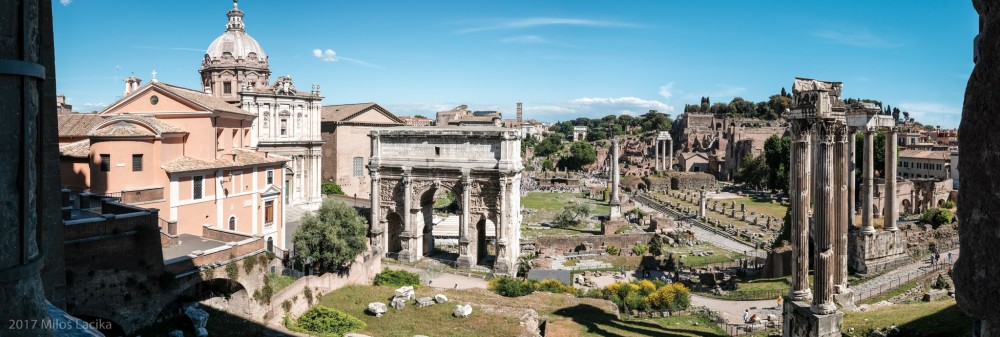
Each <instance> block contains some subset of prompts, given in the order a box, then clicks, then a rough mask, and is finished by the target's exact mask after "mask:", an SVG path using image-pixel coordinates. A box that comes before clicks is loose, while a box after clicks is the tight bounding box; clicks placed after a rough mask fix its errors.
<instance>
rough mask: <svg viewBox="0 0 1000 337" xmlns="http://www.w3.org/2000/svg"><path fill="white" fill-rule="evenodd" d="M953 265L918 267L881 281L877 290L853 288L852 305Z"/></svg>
mask: <svg viewBox="0 0 1000 337" xmlns="http://www.w3.org/2000/svg"><path fill="white" fill-rule="evenodd" d="M953 265H954V263H953V262H947V261H944V262H938V263H934V264H931V265H929V266H926V267H920V268H918V269H917V270H914V271H911V272H908V273H906V274H903V275H899V276H896V277H895V278H892V279H889V280H885V281H881V282H880V283H879V285H878V287H877V288H876V287H865V286H863V285H862V286H858V287H855V288H853V289H852V290H853V291H854V303H860V302H861V301H864V300H867V299H870V298H872V297H875V296H879V295H881V294H884V293H886V292H889V291H890V290H893V289H896V288H899V287H901V286H903V285H904V284H906V283H909V282H910V281H913V280H915V279H918V278H921V277H924V276H926V275H928V274H932V273H935V272H941V271H945V270H948V269H950V268H951V267H952V266H953ZM874 281H875V280H871V281H869V282H874ZM866 288H867V289H866Z"/></svg>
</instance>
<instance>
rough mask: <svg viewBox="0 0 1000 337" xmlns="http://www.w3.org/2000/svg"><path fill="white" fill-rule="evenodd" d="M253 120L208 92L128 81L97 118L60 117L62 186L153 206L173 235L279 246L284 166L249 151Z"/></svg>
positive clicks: (273, 158) (281, 159)
mask: <svg viewBox="0 0 1000 337" xmlns="http://www.w3.org/2000/svg"><path fill="white" fill-rule="evenodd" d="M128 81H131V83H129V82H128ZM255 118H256V114H253V113H250V112H247V111H244V110H242V109H240V108H239V107H236V106H235V105H233V104H230V103H228V102H226V101H224V100H222V99H220V98H217V97H213V96H212V95H210V94H206V93H203V92H199V91H194V90H190V89H185V88H181V87H176V86H172V85H169V84H165V83H160V82H156V81H155V80H154V81H153V82H151V83H149V84H146V85H145V86H142V87H139V79H137V78H130V79H128V80H126V95H125V96H124V97H122V98H121V99H120V100H118V101H117V102H115V103H113V104H111V105H110V106H108V108H107V109H105V110H104V111H102V112H100V113H97V114H65V115H59V144H60V149H59V150H60V154H61V160H60V168H61V180H62V185H63V186H64V187H65V188H69V189H72V190H77V191H84V190H89V191H90V192H92V193H96V194H106V195H111V196H116V197H117V196H120V197H121V198H122V201H123V202H125V203H128V204H132V205H137V206H142V207H146V208H158V209H160V213H159V214H160V217H161V223H167V224H170V223H172V222H174V223H176V233H170V234H180V233H187V234H193V235H201V233H202V227H205V226H207V227H211V228H215V229H220V230H225V231H233V232H238V233H241V234H251V235H258V236H261V237H264V238H266V240H267V242H268V243H269V244H270V245H274V246H276V247H278V248H282V249H284V248H285V240H286V238H285V237H284V225H285V224H284V218H285V216H284V212H285V210H284V202H283V200H282V199H283V198H285V195H284V193H283V191H282V189H281V182H283V181H284V180H285V177H284V174H285V173H284V172H285V170H284V169H283V167H284V165H285V162H286V161H287V159H285V158H284V157H278V156H268V155H267V154H266V153H258V152H256V151H254V150H252V148H251V139H250V137H251V126H252V125H253V121H254V119H255ZM167 227H174V226H172V224H171V225H170V226H167ZM163 230H164V231H167V230H168V229H167V228H163Z"/></svg>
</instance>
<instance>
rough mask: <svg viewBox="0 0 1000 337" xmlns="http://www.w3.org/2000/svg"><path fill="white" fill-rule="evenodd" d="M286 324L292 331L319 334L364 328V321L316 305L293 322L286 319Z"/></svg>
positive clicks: (339, 334) (344, 332) (347, 331)
mask: <svg viewBox="0 0 1000 337" xmlns="http://www.w3.org/2000/svg"><path fill="white" fill-rule="evenodd" d="M285 322H286V325H289V324H290V325H291V326H288V328H289V329H291V330H292V331H297V332H305V333H311V334H318V335H320V336H337V337H339V336H343V335H345V334H347V333H351V332H357V331H361V330H364V329H365V327H366V326H367V325H366V324H365V322H362V321H361V320H359V319H357V318H355V317H354V316H351V315H348V314H346V313H344V312H343V311H340V310H337V309H331V308H327V307H325V306H322V305H317V306H315V307H313V308H312V309H309V311H306V313H305V314H303V315H302V317H299V319H298V320H297V321H295V322H291V320H286V321H285Z"/></svg>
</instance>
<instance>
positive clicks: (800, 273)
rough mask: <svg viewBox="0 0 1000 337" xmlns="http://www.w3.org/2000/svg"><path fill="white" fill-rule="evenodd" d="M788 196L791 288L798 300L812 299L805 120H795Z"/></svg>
mask: <svg viewBox="0 0 1000 337" xmlns="http://www.w3.org/2000/svg"><path fill="white" fill-rule="evenodd" d="M791 125H792V148H791V162H790V163H789V170H790V171H789V172H790V178H791V179H790V181H789V184H790V185H791V186H789V196H790V197H791V207H792V228H791V233H792V235H791V241H792V242H791V243H792V289H791V294H790V295H791V297H792V299H793V300H795V301H805V302H808V301H810V300H811V299H812V292H811V291H810V290H809V279H808V278H809V188H810V185H809V182H810V179H809V170H808V167H809V163H810V158H811V155H810V154H809V147H810V146H809V142H810V137H809V136H810V135H809V131H810V129H811V128H810V126H809V122H807V121H803V120H795V121H792V123H791Z"/></svg>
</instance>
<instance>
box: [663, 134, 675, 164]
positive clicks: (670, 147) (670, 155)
mask: <svg viewBox="0 0 1000 337" xmlns="http://www.w3.org/2000/svg"><path fill="white" fill-rule="evenodd" d="M666 152H667V158H665V159H666V162H667V172H670V171H672V170H673V169H674V139H673V138H669V137H668V138H667V151H666Z"/></svg>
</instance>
